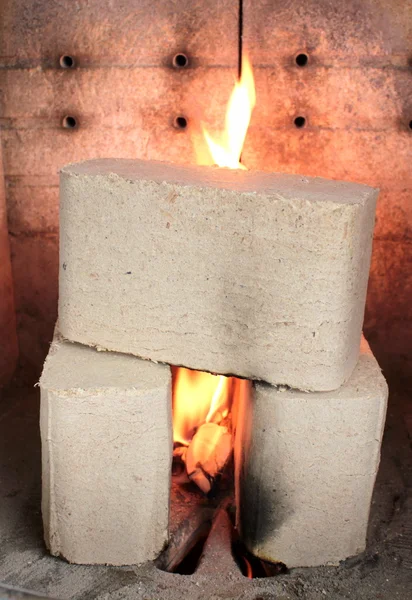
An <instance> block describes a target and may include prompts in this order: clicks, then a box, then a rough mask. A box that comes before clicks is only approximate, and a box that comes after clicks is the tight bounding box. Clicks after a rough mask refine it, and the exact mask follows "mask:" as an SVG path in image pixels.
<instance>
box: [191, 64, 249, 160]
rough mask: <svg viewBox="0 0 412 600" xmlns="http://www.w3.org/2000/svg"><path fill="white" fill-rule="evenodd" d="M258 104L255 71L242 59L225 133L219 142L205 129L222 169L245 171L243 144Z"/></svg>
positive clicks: (212, 150)
mask: <svg viewBox="0 0 412 600" xmlns="http://www.w3.org/2000/svg"><path fill="white" fill-rule="evenodd" d="M255 103H256V94H255V82H254V78H253V71H252V66H251V64H250V61H249V59H248V57H247V55H244V56H243V57H242V72H241V75H240V78H239V80H238V81H237V82H236V83H235V87H234V89H233V92H232V95H231V97H230V100H229V103H228V106H227V111H226V120H225V130H224V131H223V133H221V134H220V135H218V136H217V139H213V137H212V136H211V135H210V134H209V132H208V131H207V130H206V128H205V127H203V128H202V129H203V135H204V136H205V139H206V142H207V145H208V148H209V152H210V154H211V155H212V158H213V161H214V163H215V164H216V165H218V166H219V167H228V168H229V169H245V167H244V166H243V165H242V164H241V163H240V156H241V154H242V149H243V144H244V143H245V138H246V133H247V130H248V127H249V123H250V119H251V116H252V111H253V108H254V106H255Z"/></svg>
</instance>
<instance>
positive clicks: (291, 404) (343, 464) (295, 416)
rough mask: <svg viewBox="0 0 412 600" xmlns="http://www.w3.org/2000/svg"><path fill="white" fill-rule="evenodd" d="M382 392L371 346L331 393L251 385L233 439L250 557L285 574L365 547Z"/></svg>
mask: <svg viewBox="0 0 412 600" xmlns="http://www.w3.org/2000/svg"><path fill="white" fill-rule="evenodd" d="M387 395H388V390H387V385H386V382H385V379H384V377H383V375H382V373H381V371H380V368H379V365H378V364H377V362H376V360H375V358H374V356H373V355H372V353H371V351H370V349H369V346H368V345H367V343H366V342H365V341H364V340H363V343H362V346H361V355H360V358H359V362H358V364H357V366H356V368H355V371H354V373H353V375H352V376H351V378H350V380H349V381H348V382H347V383H346V384H345V385H344V386H342V387H341V388H340V389H338V390H336V391H334V392H322V393H316V392H311V393H304V392H299V391H296V390H286V391H282V390H281V389H277V388H275V387H272V386H269V385H267V384H262V383H256V385H255V387H254V390H253V399H252V400H251V399H250V398H249V399H246V400H245V401H244V403H243V405H242V407H241V410H240V418H239V423H240V426H239V429H238V435H237V440H236V450H235V452H236V458H235V461H236V496H237V504H238V526H239V527H240V531H241V535H242V537H243V540H244V541H245V543H246V545H247V547H248V548H249V550H250V551H251V552H253V554H255V555H257V556H259V557H261V558H263V559H268V560H272V561H280V562H283V563H285V564H286V565H287V566H288V567H298V566H299V567H310V566H317V565H325V564H337V563H338V562H339V561H340V560H343V559H345V558H347V557H348V556H352V555H355V554H358V553H359V552H361V551H362V550H364V548H365V540H366V530H367V525H368V517H369V509H370V502H371V496H372V491H373V487H374V483H375V478H376V473H377V470H378V465H379V460H380V447H381V440H382V434H383V427H384V423H385V415H386V403H387Z"/></svg>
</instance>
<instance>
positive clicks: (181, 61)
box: [172, 52, 189, 69]
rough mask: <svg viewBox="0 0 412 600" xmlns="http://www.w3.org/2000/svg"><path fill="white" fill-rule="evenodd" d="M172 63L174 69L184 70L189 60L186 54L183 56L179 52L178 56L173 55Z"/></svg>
mask: <svg viewBox="0 0 412 600" xmlns="http://www.w3.org/2000/svg"><path fill="white" fill-rule="evenodd" d="M172 62H173V66H174V67H176V69H184V68H185V67H187V66H188V64H189V59H188V58H187V56H186V54H183V52H179V53H178V54H175V55H174V57H173V61H172Z"/></svg>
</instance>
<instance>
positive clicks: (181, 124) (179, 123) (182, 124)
mask: <svg viewBox="0 0 412 600" xmlns="http://www.w3.org/2000/svg"><path fill="white" fill-rule="evenodd" d="M173 125H174V126H175V127H176V129H186V127H187V119H186V117H182V116H179V117H175V120H174V122H173Z"/></svg>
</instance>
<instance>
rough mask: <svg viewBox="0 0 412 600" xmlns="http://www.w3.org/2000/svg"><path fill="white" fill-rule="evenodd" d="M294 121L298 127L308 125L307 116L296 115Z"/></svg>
mask: <svg viewBox="0 0 412 600" xmlns="http://www.w3.org/2000/svg"><path fill="white" fill-rule="evenodd" d="M293 122H294V124H295V127H297V128H298V129H300V128H301V127H304V126H305V125H306V119H305V117H296V119H295V120H294V121H293Z"/></svg>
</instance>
